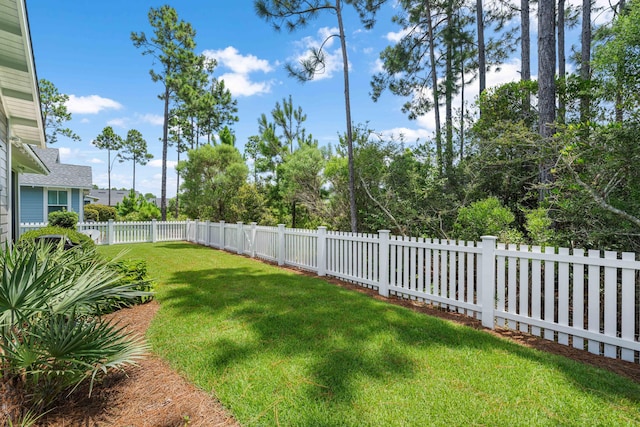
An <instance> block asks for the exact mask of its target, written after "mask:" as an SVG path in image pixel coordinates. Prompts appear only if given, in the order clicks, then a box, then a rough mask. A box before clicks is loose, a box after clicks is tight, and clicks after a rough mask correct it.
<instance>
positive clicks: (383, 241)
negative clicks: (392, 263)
mask: <svg viewBox="0 0 640 427" xmlns="http://www.w3.org/2000/svg"><path fill="white" fill-rule="evenodd" d="M390 233H391V232H390V231H389V230H378V247H379V253H378V293H379V294H380V295H382V296H383V297H389V234H390Z"/></svg>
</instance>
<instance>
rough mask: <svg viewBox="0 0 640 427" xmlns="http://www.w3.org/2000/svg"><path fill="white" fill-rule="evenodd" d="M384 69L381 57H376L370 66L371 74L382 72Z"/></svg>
mask: <svg viewBox="0 0 640 427" xmlns="http://www.w3.org/2000/svg"><path fill="white" fill-rule="evenodd" d="M383 71H384V62H382V59H380V58H376V60H375V62H374V63H373V65H372V66H371V72H372V73H373V74H377V73H382V72H383Z"/></svg>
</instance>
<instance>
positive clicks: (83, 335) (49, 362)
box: [0, 243, 148, 410]
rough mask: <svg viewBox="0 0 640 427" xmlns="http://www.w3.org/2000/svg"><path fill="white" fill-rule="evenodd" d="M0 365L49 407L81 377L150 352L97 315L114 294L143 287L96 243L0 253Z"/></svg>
mask: <svg viewBox="0 0 640 427" xmlns="http://www.w3.org/2000/svg"><path fill="white" fill-rule="evenodd" d="M0 271H2V278H1V280H0V332H1V333H2V339H1V340H0V341H1V342H0V369H1V373H2V381H4V382H8V381H11V382H12V383H14V384H18V385H19V387H18V388H21V389H22V390H23V392H24V393H25V395H27V396H30V403H31V405H33V406H34V407H36V408H38V409H40V410H41V409H43V408H46V406H47V405H49V404H50V403H51V402H53V400H55V399H56V398H57V397H58V396H59V394H60V393H61V392H63V391H66V390H72V389H73V388H74V387H76V386H77V385H78V384H80V383H81V382H82V381H84V380H87V379H88V380H90V386H89V390H91V389H92V387H93V385H94V381H95V380H96V378H97V377H98V375H100V374H102V373H106V372H107V371H108V370H109V369H112V368H115V369H121V368H122V367H124V366H125V365H127V364H133V363H135V362H136V361H137V360H138V359H139V358H141V357H142V356H143V354H144V353H145V352H146V347H145V345H144V344H143V343H142V341H141V340H140V339H139V338H138V337H134V336H132V335H131V334H129V333H128V332H126V331H125V330H124V329H123V328H121V327H117V326H114V325H111V324H110V323H108V322H107V321H105V320H103V319H101V318H100V317H98V316H96V315H95V314H96V308H97V307H99V306H100V305H101V304H104V303H105V302H108V301H109V300H110V299H114V298H119V299H134V298H136V297H140V296H143V295H146V294H148V293H146V292H140V291H137V290H136V289H135V286H136V284H135V283H127V284H124V285H123V284H122V282H121V281H120V275H119V273H118V272H117V270H116V269H114V268H113V266H112V262H107V261H105V260H103V259H102V258H100V257H99V256H98V255H97V254H96V253H95V250H79V249H73V250H67V251H65V250H63V248H62V247H58V248H52V247H51V246H50V245H47V244H45V243H40V244H35V245H26V246H25V245H16V246H14V247H13V248H6V249H5V251H4V252H3V253H2V254H0Z"/></svg>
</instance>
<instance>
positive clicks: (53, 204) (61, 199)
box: [47, 190, 69, 214]
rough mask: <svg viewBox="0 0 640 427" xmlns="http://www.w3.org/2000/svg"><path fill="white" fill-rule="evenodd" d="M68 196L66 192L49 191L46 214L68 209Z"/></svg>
mask: <svg viewBox="0 0 640 427" xmlns="http://www.w3.org/2000/svg"><path fill="white" fill-rule="evenodd" d="M68 201H69V194H68V193H67V191H66V190H49V191H48V200H47V214H50V213H51V212H56V211H62V210H68V209H69V203H68Z"/></svg>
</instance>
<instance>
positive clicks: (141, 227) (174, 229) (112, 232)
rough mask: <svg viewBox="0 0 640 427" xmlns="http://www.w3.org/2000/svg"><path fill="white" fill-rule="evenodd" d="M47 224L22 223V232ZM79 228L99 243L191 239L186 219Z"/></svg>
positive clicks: (111, 243) (92, 223) (90, 225)
mask: <svg viewBox="0 0 640 427" xmlns="http://www.w3.org/2000/svg"><path fill="white" fill-rule="evenodd" d="M46 226H47V224H46V223H35V222H34V223H22V224H20V234H21V235H22V234H23V233H26V232H27V231H30V230H38V229H40V228H43V227H46ZM77 229H78V231H79V232H81V233H84V234H87V235H89V236H90V237H91V238H92V239H93V240H94V241H95V242H96V244H98V245H116V244H125V243H144V242H166V241H174V240H175V241H180V240H189V239H188V236H187V222H186V221H155V220H153V221H144V222H142V221H141V222H137V221H136V222H116V221H112V220H110V221H108V222H81V223H78V226H77Z"/></svg>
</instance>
